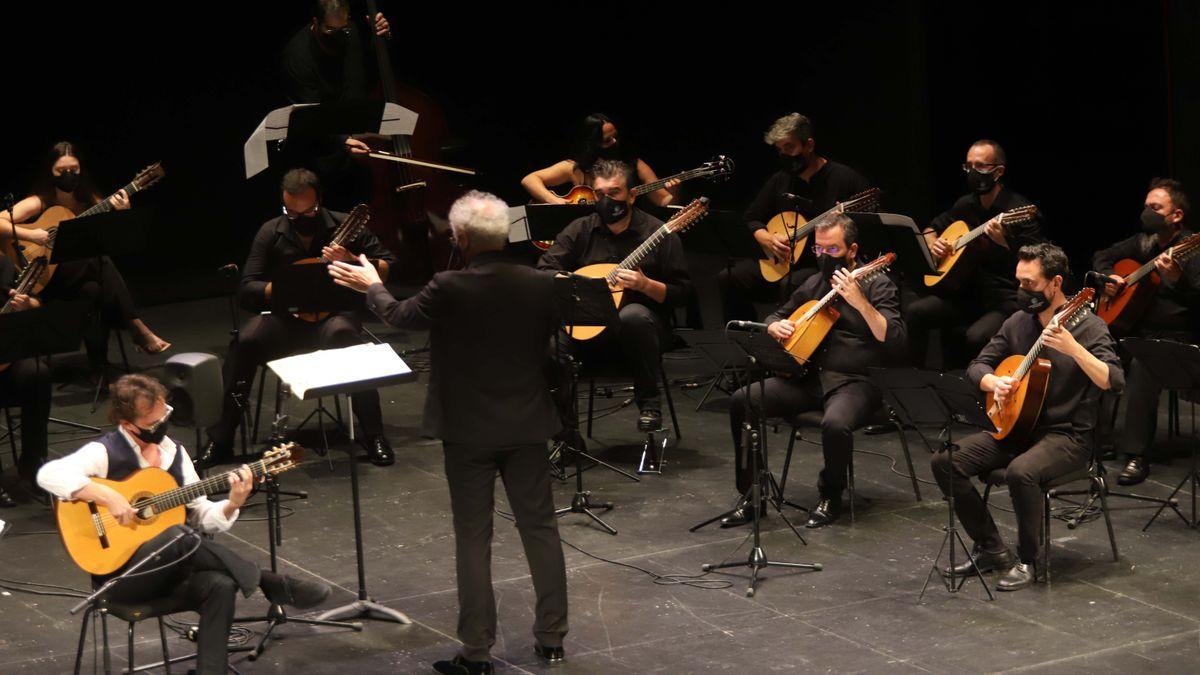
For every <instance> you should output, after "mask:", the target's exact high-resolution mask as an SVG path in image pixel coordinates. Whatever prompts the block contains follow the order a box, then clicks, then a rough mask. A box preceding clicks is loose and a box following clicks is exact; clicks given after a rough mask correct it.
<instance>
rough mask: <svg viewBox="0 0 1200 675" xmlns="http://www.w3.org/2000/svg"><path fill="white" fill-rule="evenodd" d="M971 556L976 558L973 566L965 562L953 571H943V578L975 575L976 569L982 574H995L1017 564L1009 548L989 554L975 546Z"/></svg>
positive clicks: (956, 566)
mask: <svg viewBox="0 0 1200 675" xmlns="http://www.w3.org/2000/svg"><path fill="white" fill-rule="evenodd" d="M971 554H972V555H974V556H975V563H974V564H972V563H971V561H970V560H969V559H968V560H967V561H965V562H962V563H959V564H957V565H955V566H954V569H952V570H946V569H944V570H942V576H947V577H965V576H970V575H972V574H974V573H975V569H976V568H978V569H979V572H980V574H985V573H987V572H993V571H995V570H1007V569H1009V568H1010V567H1012V566H1013V563H1015V562H1017V560H1016V558H1015V557H1014V556H1013V554H1012V551H1010V550H1008V549H1007V548H1006V549H1004V550H1003V551H997V552H995V553H989V552H987V551H983V550H980V548H979V547H978V546H975V547H974V548H973V549H972V550H971Z"/></svg>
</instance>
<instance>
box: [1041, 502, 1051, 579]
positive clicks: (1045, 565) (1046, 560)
mask: <svg viewBox="0 0 1200 675" xmlns="http://www.w3.org/2000/svg"><path fill="white" fill-rule="evenodd" d="M1042 503H1043V508H1042V570H1043V572H1042V574H1043V578H1044V579H1045V580H1046V586H1047V587H1049V586H1050V493H1049V492H1047V491H1043V492H1042Z"/></svg>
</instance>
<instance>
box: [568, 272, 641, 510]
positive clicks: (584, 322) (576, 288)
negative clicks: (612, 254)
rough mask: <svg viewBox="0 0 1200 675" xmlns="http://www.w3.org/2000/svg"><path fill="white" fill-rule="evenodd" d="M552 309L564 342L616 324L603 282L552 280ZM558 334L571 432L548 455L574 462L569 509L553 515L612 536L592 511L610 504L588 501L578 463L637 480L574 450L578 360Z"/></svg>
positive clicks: (609, 293)
mask: <svg viewBox="0 0 1200 675" xmlns="http://www.w3.org/2000/svg"><path fill="white" fill-rule="evenodd" d="M554 307H555V311H556V312H557V313H558V315H559V316H560V317H562V318H563V325H565V326H566V334H567V336H568V338H569V337H570V336H571V334H572V333H573V332H574V329H575V327H576V326H580V327H584V326H613V325H615V324H616V323H617V322H618V321H619V318H618V316H617V306H616V304H615V303H614V302H613V299H612V290H611V289H609V287H608V283H607V282H605V281H604V279H592V278H589V277H584V276H580V275H578V274H562V275H559V276H557V277H555V279H554ZM562 332H563V331H555V332H554V351H555V353H556V354H560V355H565V356H566V358H567V360H568V361H569V364H570V369H571V391H570V401H571V404H570V405H571V415H570V419H571V422H570V424H571V428H570V429H567V430H566V431H567V432H568V435H567V440H565V441H563V442H562V443H558V444H556V446H555V447H554V449H553V450H552V454H554V455H557V456H558V459H559V461H561V462H562V463H563V464H564V465H565V464H567V463H569V462H571V461H572V460H574V463H575V495H574V497H572V498H571V505H570V506H564V507H563V508H561V509H558V510H557V511H555V512H554V515H556V516H562V515H565V514H567V513H581V514H583V515H585V516H587V517H589V518H591V519H592V520H593V521H594V522H595V523H596V524H597V525H599V526H600V527H602V528H604V530H605V531H606V532H608V533H609V534H616V533H617V530H616V528H614V527H613V526H611V525H609V524H608V523H606V522H604V520H603V519H602V518H600V516H598V515H596V513H595V512H594V511H593V510H592V509H603V510H604V511H611V510H612V508H613V504H612V502H593V501H591V493H590V492H588V491H587V490H584V489H583V465H582V462H581V460H585V459H586V460H587V461H589V462H592V464H594V465H596V466H602V467H604V468H605V469H608V470H609V471H613V472H615V473H619V474H621V475H622V476H625V477H626V478H628V479H630V480H632V481H634V482H639V481H640V479H639V478H638V477H637V476H634V475H633V474H631V473H629V472H627V471H622V470H621V469H619V468H617V467H615V466H613V465H612V464H609V463H608V462H605V461H604V460H602V459H599V458H597V457H595V456H593V455H591V454H589V453H588V452H587V451H586V450H584V449H583V448H579V447H575V445H576V442H577V441H581V440H582V437H581V435H580V433H579V360H578V359H576V358H575V357H574V356H573V355H571V354H569V353H568V352H567V351H566V350H565V349H564V348H563V345H562V336H561V335H560V333H562ZM559 473H562V471H561V470H560V471H559Z"/></svg>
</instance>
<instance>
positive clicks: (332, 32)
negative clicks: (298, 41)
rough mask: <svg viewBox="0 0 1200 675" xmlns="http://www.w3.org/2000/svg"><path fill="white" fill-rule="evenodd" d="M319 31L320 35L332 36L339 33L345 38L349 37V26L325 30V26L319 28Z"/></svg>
mask: <svg viewBox="0 0 1200 675" xmlns="http://www.w3.org/2000/svg"><path fill="white" fill-rule="evenodd" d="M319 30H320V31H321V35H327V36H333V35H337V34H338V33H341V34H342V35H345V36H346V37H350V24H346V25H345V26H342V27H341V28H326V27H325V26H321V27H320V29H319Z"/></svg>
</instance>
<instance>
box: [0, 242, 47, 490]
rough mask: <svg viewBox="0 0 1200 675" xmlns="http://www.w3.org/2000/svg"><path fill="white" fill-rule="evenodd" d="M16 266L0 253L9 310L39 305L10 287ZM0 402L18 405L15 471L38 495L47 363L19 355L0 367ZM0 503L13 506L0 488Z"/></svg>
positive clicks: (0, 279) (0, 289)
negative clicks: (19, 440) (18, 422)
mask: <svg viewBox="0 0 1200 675" xmlns="http://www.w3.org/2000/svg"><path fill="white" fill-rule="evenodd" d="M15 279H16V270H15V269H14V267H13V264H12V261H11V260H9V259H8V258H5V257H3V256H0V294H2V296H3V301H4V302H11V303H12V304H11V310H10V311H17V312H20V311H23V310H26V309H33V308H35V307H39V306H41V301H40V300H38V299H37V298H35V297H33V296H30V295H25V294H21V295H17V293H16V291H14V290H12V289H13V285H14V283H15V281H14V280H15ZM0 405H4V406H10V405H11V406H20V407H21V456H20V459H19V460H18V461H17V473H18V474H19V475H20V477H21V479H22V481H23V483H24V486H27V488H28V490H29V491H30V493H31V495H33V496H35V497H36V496H38V493H39V492H40V490H38V487H37V472H38V469H39V468H40V467H41V466H42V462H45V461H46V448H47V446H48V442H49V440H48V439H49V436H48V431H47V427H48V425H49V421H50V365H49V364H47V363H46V362H45V361H42V360H40V359H21V360H20V361H16V362H14V363H10V364H8V367H7V368H5V369H4V370H0ZM0 506H16V502H15V501H13V499H12V497H10V496H9V495H8V493H7V492H5V491H4V488H0Z"/></svg>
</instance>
